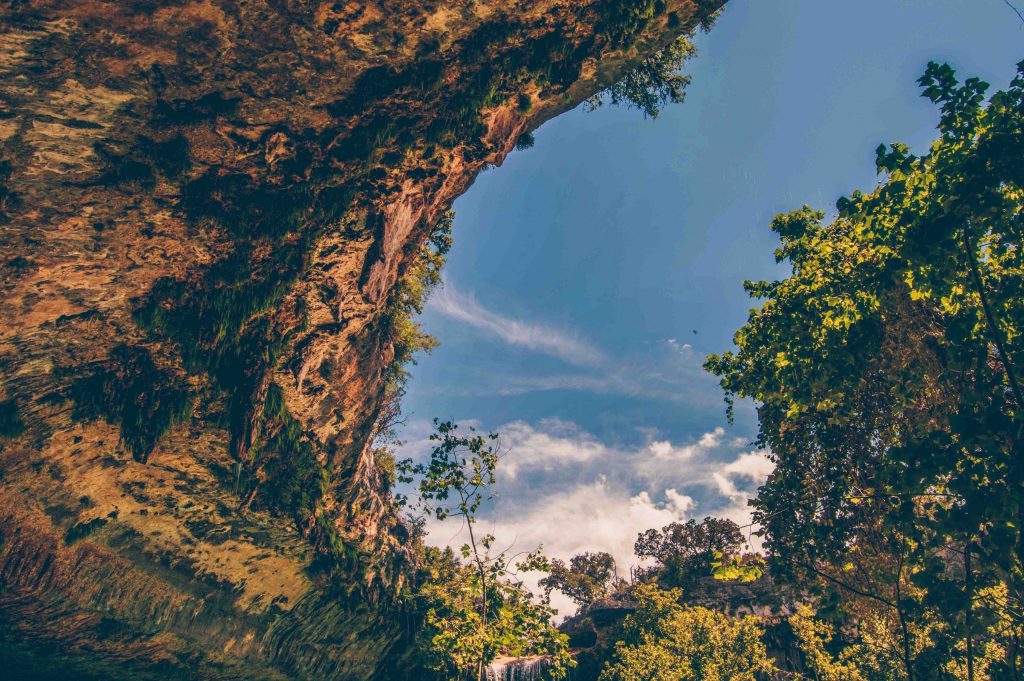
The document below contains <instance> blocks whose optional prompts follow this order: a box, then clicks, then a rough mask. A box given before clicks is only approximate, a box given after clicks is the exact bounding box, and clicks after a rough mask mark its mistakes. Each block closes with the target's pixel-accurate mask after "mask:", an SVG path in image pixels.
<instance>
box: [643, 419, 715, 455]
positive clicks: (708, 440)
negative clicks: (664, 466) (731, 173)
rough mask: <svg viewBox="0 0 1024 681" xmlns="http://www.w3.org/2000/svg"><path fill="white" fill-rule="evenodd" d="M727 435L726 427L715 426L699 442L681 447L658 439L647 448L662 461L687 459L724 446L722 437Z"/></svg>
mask: <svg viewBox="0 0 1024 681" xmlns="http://www.w3.org/2000/svg"><path fill="white" fill-rule="evenodd" d="M724 435H725V428H721V427H719V428H715V429H714V430H712V431H710V432H707V433H704V434H703V435H701V436H700V439H699V440H697V442H695V443H693V444H689V445H682V446H680V447H673V446H672V443H671V442H668V441H667V440H656V441H654V442H651V443H650V444H649V445H647V449H648V450H649V451H650V452H651V454H653V455H654V458H655V459H659V460H662V461H685V460H687V459H693V458H695V457H700V456H704V455H706V454H707V453H708V452H710V451H711V450H712V449H718V448H719V447H721V446H722V437H723V436H724Z"/></svg>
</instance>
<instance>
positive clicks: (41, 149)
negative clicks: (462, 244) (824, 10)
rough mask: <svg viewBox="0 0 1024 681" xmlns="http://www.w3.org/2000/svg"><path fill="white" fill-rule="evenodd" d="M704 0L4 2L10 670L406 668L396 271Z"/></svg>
mask: <svg viewBox="0 0 1024 681" xmlns="http://www.w3.org/2000/svg"><path fill="white" fill-rule="evenodd" d="M720 4H722V3H721V1H720V0H707V1H704V2H697V1H695V0H666V1H665V2H660V1H659V2H654V1H653V0H650V1H649V0H637V1H632V0H630V1H620V0H518V1H517V0H502V1H500V2H499V1H496V0H450V1H445V2H441V1H437V0H421V1H418V2H414V1H411V0H367V1H364V2H358V1H352V2H346V1H345V0H340V1H339V2H312V1H308V2H307V1H303V0H250V1H245V2H242V1H236V0H202V1H200V2H180V3H170V2H160V1H157V0H122V1H118V2H103V1H101V0H27V1H26V0H12V2H8V3H5V4H4V6H3V7H2V8H0V254H2V262H0V286H2V290H3V301H4V305H3V307H2V309H0V377H2V379H0V380H2V391H0V476H2V478H0V580H2V586H3V588H2V590H0V649H2V650H3V654H2V657H3V658H4V660H5V664H7V665H8V669H17V670H20V672H19V673H24V674H25V675H26V676H27V675H30V674H35V675H43V676H45V675H46V674H48V673H60V670H61V669H65V670H67V669H73V670H74V671H75V673H76V674H78V675H79V676H80V677H81V678H117V677H124V678H132V679H145V678H166V677H168V676H174V677H175V678H192V677H194V678H245V679H258V678H289V679H304V678H316V679H341V678H353V679H369V678H388V677H394V678H400V677H401V676H402V667H403V663H402V661H401V654H402V646H403V642H404V641H405V639H406V637H407V634H408V632H409V627H408V626H407V623H406V621H405V620H404V619H403V616H402V613H401V611H400V607H399V605H398V604H397V602H396V600H397V599H396V594H398V593H399V592H400V591H401V589H402V588H404V586H405V582H406V580H407V578H408V562H409V556H408V554H407V552H406V547H405V546H404V543H405V541H406V540H407V530H406V528H405V527H404V526H403V525H402V523H401V522H400V521H399V520H398V519H397V517H396V514H395V512H394V509H393V505H392V503H391V499H390V496H389V493H388V489H387V487H388V485H387V480H386V475H385V474H384V473H383V472H382V471H381V470H379V467H378V466H377V465H376V464H375V461H374V456H373V451H372V448H371V446H370V443H371V440H372V438H373V435H374V433H375V429H376V428H377V427H378V425H379V419H380V416H381V414H382V411H384V410H385V409H386V407H387V404H386V403H387V401H388V399H389V398H390V397H391V395H389V392H388V387H389V386H388V380H389V370H390V365H391V363H392V361H393V357H394V349H393V347H392V346H393V342H394V339H393V338H391V337H390V336H389V332H388V328H389V327H388V323H387V318H388V306H389V301H390V299H391V298H392V293H393V291H394V288H395V284H396V281H398V280H399V279H400V278H401V277H402V276H403V275H404V273H405V269H406V267H407V266H408V262H409V260H410V257H411V255H412V254H414V253H416V252H417V251H418V249H419V248H420V247H421V244H422V243H423V242H424V240H425V239H426V238H427V236H428V235H429V234H430V232H431V230H432V229H433V227H434V225H435V224H436V223H437V221H438V220H439V219H441V218H442V216H443V215H444V214H445V213H446V211H447V210H448V209H449V207H450V205H451V203H452V201H453V200H454V199H455V198H456V197H457V196H459V194H461V193H462V192H463V191H465V189H466V188H467V187H468V185H469V184H470V183H471V182H472V180H473V178H474V177H475V175H476V174H477V173H478V172H480V170H481V169H483V168H484V167H485V166H487V165H488V164H490V165H500V163H501V161H502V160H503V159H504V157H505V155H506V154H507V153H508V152H509V151H510V150H511V149H512V148H513V146H514V144H515V142H516V140H517V139H518V138H519V137H520V135H522V134H523V133H524V132H527V131H529V130H531V129H533V128H536V127H537V126H538V125H540V124H541V123H542V122H543V121H545V120H547V119H548V118H550V117H552V116H554V115H556V114H558V113H560V112H562V111H564V110H566V109H567V108H569V107H571V106H574V105H575V104H577V103H579V102H580V101H582V100H583V99H585V98H586V97H588V96H590V95H591V94H593V93H594V92H596V91H598V90H600V89H601V88H602V87H604V86H607V85H608V84H609V83H611V82H613V81H614V80H615V79H616V78H617V77H618V76H619V75H621V74H622V73H623V72H624V71H625V70H626V69H628V68H630V67H631V66H633V65H635V64H636V63H637V62H638V61H639V60H640V59H641V58H643V57H644V56H646V55H648V54H650V53H652V52H654V51H655V50H657V49H658V48H660V47H661V46H663V45H665V44H666V43H667V42H668V41H669V40H671V39H672V38H673V37H675V36H676V35H678V34H680V33H681V32H683V31H684V30H686V29H687V28H688V27H690V26H693V25H694V24H695V23H696V22H698V21H700V20H701V19H702V18H704V17H706V16H708V15H709V14H710V13H711V11H712V10H714V9H716V8H717V6H718V5H720ZM633 10H636V12H635V16H634V15H633V14H631V12H633ZM11 665H14V666H11ZM17 665H20V666H17ZM54 670H57V671H56V672H55V671H54Z"/></svg>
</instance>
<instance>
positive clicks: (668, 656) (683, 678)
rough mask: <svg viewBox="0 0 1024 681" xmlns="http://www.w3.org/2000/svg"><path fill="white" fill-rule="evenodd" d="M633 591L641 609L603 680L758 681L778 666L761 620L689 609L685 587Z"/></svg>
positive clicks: (632, 618) (629, 624) (641, 587)
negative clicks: (770, 653) (683, 602)
mask: <svg viewBox="0 0 1024 681" xmlns="http://www.w3.org/2000/svg"><path fill="white" fill-rule="evenodd" d="M633 594H634V596H635V598H636V599H637V609H636V611H635V612H634V613H633V614H631V615H630V616H629V617H627V618H626V621H625V623H624V624H623V631H622V638H621V640H620V641H619V643H617V644H616V647H615V657H614V659H613V660H612V662H611V663H610V664H609V665H608V666H607V667H606V668H605V670H604V671H603V672H602V673H601V676H600V681H756V680H757V679H759V678H761V676H760V675H761V674H764V673H767V672H769V671H771V670H772V664H771V662H770V660H769V658H768V653H767V649H766V648H765V645H764V642H763V641H762V640H761V639H762V635H763V633H764V632H763V629H762V627H761V625H760V623H759V621H758V620H757V618H755V617H743V618H740V619H733V618H730V617H728V616H726V615H724V614H722V613H719V612H715V611H713V610H708V609H707V608H700V607H684V606H682V605H680V604H679V600H680V598H681V597H682V592H681V591H680V590H678V589H673V590H664V589H661V588H659V587H658V586H656V585H653V584H643V585H639V586H637V587H636V588H634V590H633Z"/></svg>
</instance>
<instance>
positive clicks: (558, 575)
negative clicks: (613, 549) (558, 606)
mask: <svg viewBox="0 0 1024 681" xmlns="http://www.w3.org/2000/svg"><path fill="white" fill-rule="evenodd" d="M622 584H624V582H623V580H622V579H620V578H619V577H618V576H617V574H616V571H615V559H614V558H612V556H611V554H610V553H604V552H598V553H590V552H587V553H581V554H578V555H575V556H573V557H572V558H570V559H569V564H568V565H566V564H565V563H564V562H563V561H561V560H558V559H555V560H552V561H551V572H550V574H549V575H548V576H547V577H545V578H543V579H541V580H540V586H542V587H544V590H545V592H546V593H548V594H550V593H551V591H552V590H553V589H557V590H558V591H561V592H562V593H564V594H565V595H566V596H568V597H569V598H571V599H572V600H573V601H574V602H575V603H576V604H577V605H580V606H582V607H586V606H588V605H590V604H591V603H593V602H594V601H596V600H599V599H601V598H605V597H607V596H609V595H611V594H612V593H614V591H615V590H616V589H617V588H619V587H620V586H621V585H622Z"/></svg>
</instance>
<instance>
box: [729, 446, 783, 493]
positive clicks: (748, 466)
mask: <svg viewBox="0 0 1024 681" xmlns="http://www.w3.org/2000/svg"><path fill="white" fill-rule="evenodd" d="M774 469H775V464H773V463H772V462H771V460H770V459H769V458H768V455H767V454H765V453H764V452H746V453H744V454H740V455H739V457H738V458H737V459H736V460H735V461H733V462H732V463H730V464H729V465H728V466H726V467H725V469H724V470H725V473H726V474H728V475H739V476H743V477H745V478H747V479H748V480H750V481H751V482H752V483H754V484H755V485H757V486H761V485H763V484H764V481H765V480H767V479H768V476H769V475H771V472H772V470H774Z"/></svg>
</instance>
